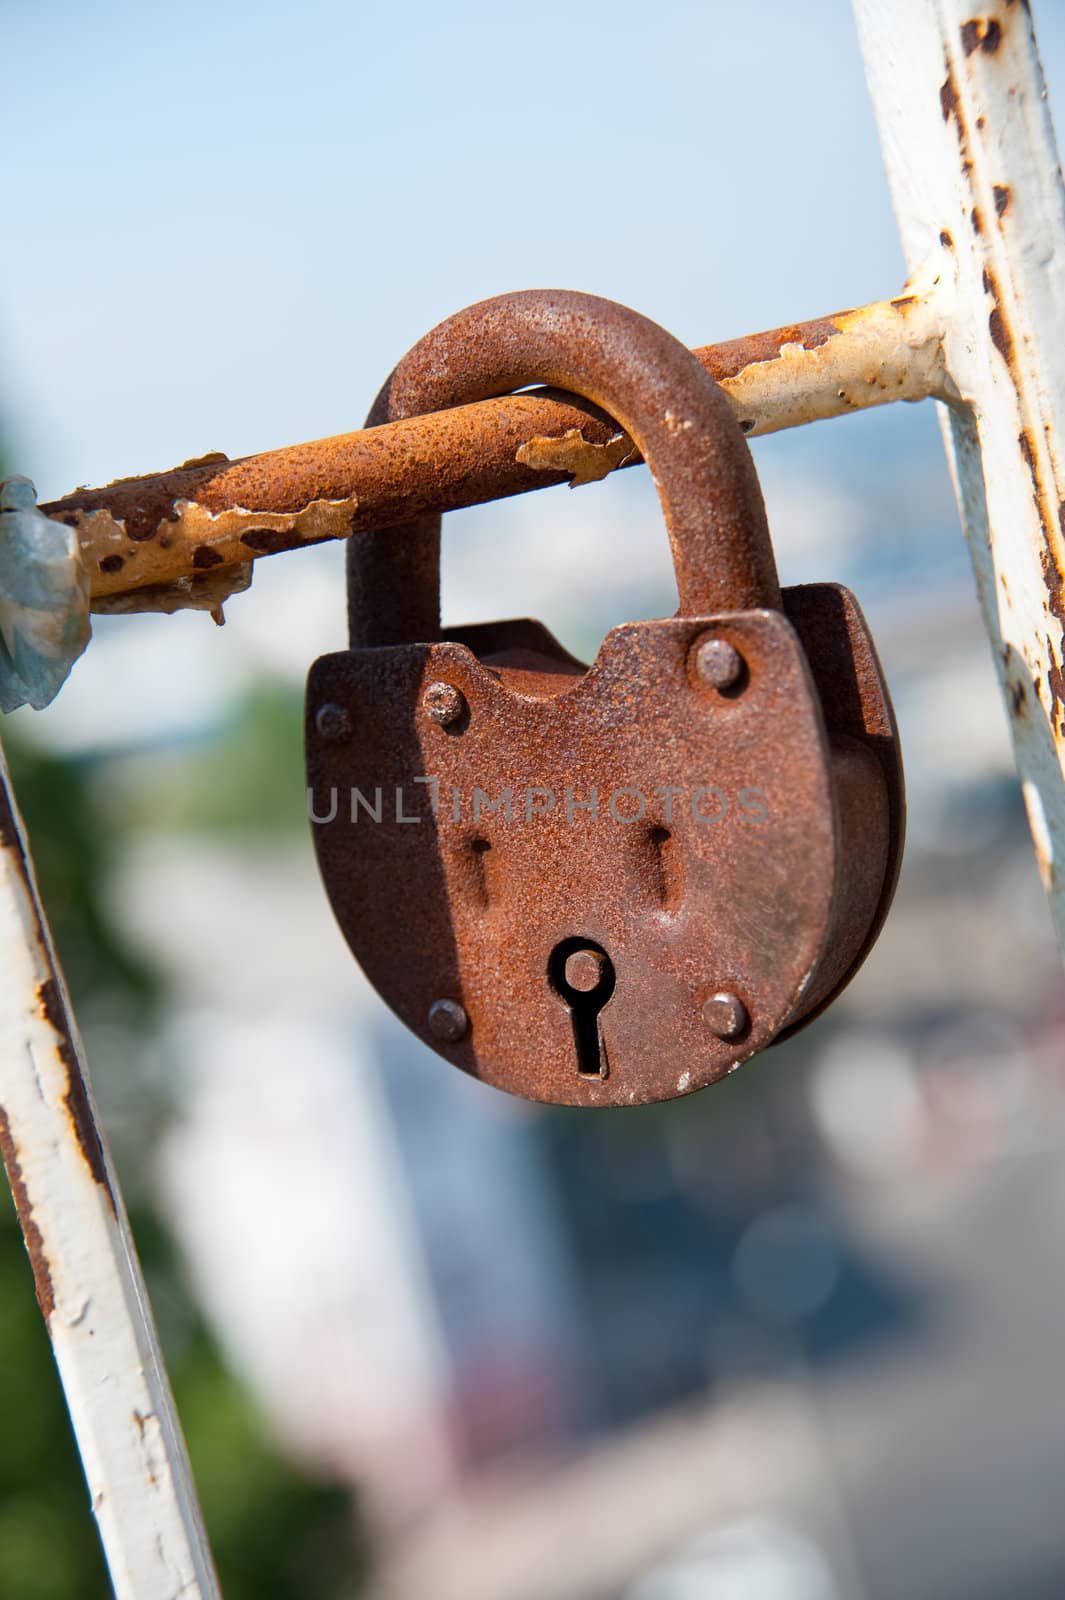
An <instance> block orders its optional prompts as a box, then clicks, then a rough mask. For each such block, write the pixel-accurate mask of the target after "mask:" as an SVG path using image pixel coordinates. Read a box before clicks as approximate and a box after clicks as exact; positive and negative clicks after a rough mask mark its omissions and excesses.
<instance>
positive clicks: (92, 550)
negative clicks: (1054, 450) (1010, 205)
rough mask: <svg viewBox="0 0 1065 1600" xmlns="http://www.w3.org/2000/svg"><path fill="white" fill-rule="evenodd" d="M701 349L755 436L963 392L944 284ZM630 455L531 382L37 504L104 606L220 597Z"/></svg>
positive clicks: (608, 430) (587, 409)
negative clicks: (955, 376) (498, 395)
mask: <svg viewBox="0 0 1065 1600" xmlns="http://www.w3.org/2000/svg"><path fill="white" fill-rule="evenodd" d="M695 354H696V355H697V356H698V358H699V359H700V361H701V362H702V363H703V365H704V366H705V368H706V370H707V371H708V372H709V373H710V375H711V376H712V377H713V378H716V379H717V381H718V382H719V383H721V384H722V386H723V387H724V389H725V391H726V393H727V394H728V396H729V398H730V400H731V402H732V405H733V408H734V410H735V412H736V414H737V416H738V418H739V419H740V422H741V423H742V426H743V428H744V431H745V432H746V433H748V434H762V433H773V432H775V431H777V430H778V429H781V428H792V427H795V426H797V425H798V424H799V423H803V422H812V421H815V420H817V419H819V418H823V417H833V416H839V415H841V414H843V413H846V412H850V411H854V410H860V409H863V408H864V407H867V406H873V405H880V404H883V403H884V402H885V401H888V400H921V399H924V398H926V397H927V396H930V395H934V396H938V397H939V398H941V399H946V398H951V396H952V390H951V387H950V382H949V379H948V377H947V374H946V369H945V367H944V364H943V357H942V345H941V331H940V316H939V310H938V306H937V303H936V295H935V290H934V287H932V288H930V289H929V290H928V291H927V292H906V293H903V294H902V295H900V296H899V297H897V298H896V299H894V300H884V301H879V302H876V303H875V304H873V305H869V306H865V307H862V308H861V309H859V310H856V311H843V312H837V313H835V314H834V315H832V316H829V317H819V318H816V319H814V320H813V321H811V322H802V323H797V324H795V325H793V326H790V327H785V328H774V329H772V330H771V331H769V332H767V333H759V334H751V335H749V336H747V337H746V338H742V339H734V340H730V341H728V342H727V343H724V344H717V345H707V346H705V347H704V348H702V349H699V350H696V352H695ZM627 456H630V457H631V445H630V444H629V442H628V441H627V439H626V438H625V436H624V435H621V434H619V432H618V429H617V427H616V426H615V424H614V423H613V422H612V421H611V420H610V419H609V418H608V417H606V416H605V415H604V414H603V413H602V412H601V411H599V410H598V409H597V408H596V407H594V406H592V405H590V404H586V403H584V402H574V401H573V397H572V396H563V395H560V394H559V393H558V392H557V391H551V390H536V391H532V392H526V393H522V394H517V395H510V396H507V397H504V398H502V399H498V400H484V401H480V402H479V403H478V404H476V405H467V406H458V407H455V408H454V409H453V410H450V411H445V412H438V413H435V414H433V415H429V416H423V417H416V418H413V419H411V420H409V421H403V422H392V423H388V424H386V425H384V426H382V427H377V428H367V429H362V430H361V431H359V432H357V433H348V434H340V435H338V436H336V437H335V438H330V439H319V440H316V441H315V442H314V443H311V444H302V445H293V446H290V447H288V448H286V449H283V450H273V451H270V452H268V453H266V454H264V455H256V456H246V457H244V458H243V459H241V460H238V461H229V460H227V459H226V457H225V456H222V455H213V456H206V457H202V458H200V459H199V460H196V461H188V462H185V463H184V464H183V465H182V466H180V467H177V468H175V469H173V470H172V471H170V472H164V473H159V474H157V475H155V476H150V477H143V478H127V479H120V480H119V481H118V482H117V483H113V484H109V485H108V486H107V487H106V488H100V489H78V490H76V491H75V493H73V494H71V495H67V496H66V497H65V498H64V499H62V500H55V501H52V502H51V503H50V504H49V505H45V506H43V507H42V508H41V509H42V510H43V511H45V512H46V513H47V515H48V516H50V517H54V518H56V519H58V520H59V521H61V522H65V523H67V524H69V525H70V526H73V527H74V528H76V529H77V532H78V536H79V539H80V543H81V549H82V555H83V559H84V561H85V564H86V566H87V567H88V570H89V573H90V577H91V582H92V596H93V605H94V609H97V610H111V609H115V610H127V609H133V608H137V609H140V608H144V609H154V608H155V607H156V606H158V608H159V609H163V610H173V609H176V608H178V607H180V606H181V605H183V604H200V605H205V604H207V605H210V604H211V603H212V600H215V601H217V600H218V599H221V598H224V596H225V594H226V593H227V592H231V591H232V589H233V588H235V587H240V586H243V583H244V582H246V573H247V569H248V563H250V562H251V561H253V560H255V559H256V558H258V557H259V556H263V555H273V554H274V553H275V552H277V551H280V550H291V549H298V548H300V547H302V546H303V545H307V544H315V543H318V542H320V541H322V540H324V539H342V538H346V537H347V536H348V535H349V534H351V533H359V532H368V531H370V530H372V529H380V528H388V527H391V526H394V525H396V524H399V523H402V522H405V521H409V520H410V519H411V518H412V517H416V516H419V515H422V514H424V513H426V512H429V511H450V510H453V509H455V508H457V507H459V506H468V505H476V504H479V503H480V502H482V501H486V500H495V499H500V498H503V497H504V496H507V495H514V494H523V493H525V492H527V491H529V490H532V489H541V488H546V487H548V486H549V485H551V484H556V483H562V482H565V481H566V480H567V479H570V480H572V481H573V482H578V483H579V482H587V481H589V480H591V479H593V478H598V477H603V476H605V475H606V473H607V472H609V471H612V470H613V469H614V468H616V467H619V466H621V465H629V460H627V459H625V458H626V457H627ZM634 459H639V458H638V457H635V458H634ZM197 591H198V592H199V598H197Z"/></svg>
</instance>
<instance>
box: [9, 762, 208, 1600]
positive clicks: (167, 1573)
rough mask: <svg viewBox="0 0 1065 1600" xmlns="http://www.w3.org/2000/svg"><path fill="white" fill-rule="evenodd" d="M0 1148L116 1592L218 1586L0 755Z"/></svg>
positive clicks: (204, 1590)
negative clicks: (0, 953) (0, 957)
mask: <svg viewBox="0 0 1065 1600" xmlns="http://www.w3.org/2000/svg"><path fill="white" fill-rule="evenodd" d="M0 938H2V941H3V958H4V977H3V982H2V983H0V1152H2V1154H3V1158H4V1164H5V1166H6V1168H7V1174H8V1180H9V1182H10V1184H11V1190H12V1193H13V1195H14V1197H15V1204H16V1207H17V1209H18V1215H19V1221H20V1223H21V1225H22V1232H23V1237H24V1238H25V1241H26V1249H27V1251H28V1253H29V1257H30V1263H31V1265H32V1268H33V1276H34V1281H35V1283H36V1288H37V1299H38V1301H39V1303H40V1307H41V1311H42V1312H43V1314H44V1317H45V1320H46V1322H47V1325H48V1333H49V1336H50V1338H51V1340H52V1346H53V1349H54V1352H55V1358H56V1364H57V1366H58V1368H59V1374H60V1377H61V1379H62V1382H63V1388H64V1391H65V1393H66V1399H67V1405H68V1406H69V1409H70V1415H71V1421H72V1423H73V1425H74V1431H75V1434H76V1435H77V1440H78V1448H79V1450H80V1452H81V1456H82V1461H83V1464H84V1467H85V1476H86V1478H87V1480H88V1485H89V1491H90V1494H91V1498H92V1509H93V1512H94V1514H95V1516H96V1519H97V1523H98V1525H99V1529H100V1536H101V1539H102V1541H103V1545H104V1551H105V1554H106V1556H107V1561H108V1566H109V1569H110V1573H111V1581H112V1584H113V1585H114V1591H115V1594H116V1595H117V1596H118V1600H145V1597H146V1596H149V1595H176V1594H178V1593H181V1594H182V1595H188V1596H190V1597H191V1600H195V1597H201V1600H213V1597H215V1596H217V1594H218V1589H217V1583H216V1580H215V1576H214V1571H213V1568H212V1565H211V1557H210V1553H209V1551H208V1548H207V1540H206V1535H205V1533H204V1530H203V1526H202V1521H201V1518H200V1512H199V1507H198V1505H197V1504H196V1497H195V1491H194V1490H193V1487H192V1480H191V1475H190V1472H189V1465H188V1458H187V1455H186V1452H185V1446H184V1442H183V1440H182V1438H181V1431H180V1427H179V1424H178V1420H177V1416H176V1413H175V1411H174V1403H173V1398H172V1396H171V1393H170V1388H169V1384H168V1382H167V1379H166V1373H165V1369H164V1366H163V1360H162V1355H161V1353H160V1350H159V1345H158V1339H157V1336H156V1332H155V1328H154V1325H153V1322H152V1317H151V1311H150V1309H149V1305H148V1297H147V1291H146V1289H145V1285H144V1280H143V1277H142V1275H141V1270H140V1265H139V1263H138V1261H137V1256H136V1250H135V1248H134V1244H133V1240H132V1237H131V1235H130V1231H129V1223H128V1220H127V1218H126V1214H125V1210H124V1208H123V1205H122V1200H121V1196H120V1194H119V1192H118V1188H117V1184H116V1181H115V1176H114V1173H113V1171H112V1168H111V1164H110V1161H109V1158H108V1154H107V1149H106V1145H105V1142H104V1139H103V1136H102V1133H101V1131H100V1128H99V1126H98V1123H97V1120H96V1113H95V1107H94V1104H93V1098H92V1090H91V1088H90V1085H89V1079H88V1074H87V1070H86V1066H85V1059H84V1053H83V1051H82V1047H81V1042H80V1040H79V1038H78V1035H77V1031H76V1029H75V1027H74V1024H73V1020H72V1017H71V1012H70V1005H69V1001H68V999H67V995H66V990H65V986H64V983H63V978H62V973H61V972H60V970H59V967H58V964H57V962H56V958H55V953H54V951H53V949H52V944H51V939H50V936H49V933H48V929H47V926H46V923H45V920H44V914H43V911H42V908H41V903H40V897H39V895H38V893H37V886H36V883H35V881H34V876H33V869H32V866H31V863H30V859H29V856H28V854H27V851H26V844H25V838H24V835H23V830H22V826H21V823H20V820H19V818H18V815H17V812H16V809H15V805H14V801H13V798H12V795H11V789H10V782H9V779H8V774H7V768H6V765H5V764H4V762H3V757H2V754H0Z"/></svg>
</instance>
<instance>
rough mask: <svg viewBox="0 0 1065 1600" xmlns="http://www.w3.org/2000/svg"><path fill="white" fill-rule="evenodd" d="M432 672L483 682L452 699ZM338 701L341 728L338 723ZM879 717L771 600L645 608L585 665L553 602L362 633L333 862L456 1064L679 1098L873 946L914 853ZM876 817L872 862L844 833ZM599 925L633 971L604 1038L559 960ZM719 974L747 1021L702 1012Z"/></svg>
mask: <svg viewBox="0 0 1065 1600" xmlns="http://www.w3.org/2000/svg"><path fill="white" fill-rule="evenodd" d="M800 592H801V591H800ZM811 592H812V591H811ZM707 637H722V638H724V639H726V640H727V641H728V642H729V644H731V645H732V646H733V647H734V648H735V649H736V650H737V651H738V652H739V654H740V656H741V657H742V660H743V663H744V670H743V676H742V681H741V682H740V683H738V684H737V685H735V686H734V687H732V688H730V689H729V690H727V691H724V692H722V691H719V690H717V689H714V688H712V687H711V686H709V685H708V684H707V683H705V682H704V681H703V679H702V678H701V677H700V674H699V672H698V671H697V670H696V667H695V664H694V663H695V660H696V656H697V650H698V645H699V642H700V641H701V640H703V639H705V638H707ZM874 661H875V657H874ZM433 684H446V685H448V686H450V687H451V688H452V689H455V690H458V691H459V693H460V694H461V696H462V705H463V711H462V713H461V715H459V716H458V717H456V718H455V719H454V720H453V721H451V722H449V723H447V724H446V725H442V724H441V723H439V722H437V721H434V720H433V718H432V717H431V716H430V715H429V714H428V712H427V710H426V706H425V703H424V700H425V695H426V691H427V690H428V689H429V688H430V686H431V685H433ZM851 698H852V701H855V696H852V697H851ZM860 700H861V695H860V692H859V693H857V699H856V701H855V703H859V704H860ZM323 704H332V705H335V706H338V707H340V708H342V709H343V711H344V712H345V713H346V715H347V725H348V726H349V728H350V735H349V736H348V737H347V738H346V739H345V740H343V741H340V742H338V741H337V740H336V739H335V738H327V737H323V735H322V734H321V732H320V731H319V728H318V724H317V721H316V713H317V710H318V708H320V707H321V706H322V705H323ZM843 720H844V721H845V720H846V719H845V718H844V719H843ZM869 720H870V719H869V718H868V717H866V718H864V719H863V717H862V716H859V717H858V718H857V720H855V718H854V717H853V716H852V718H851V723H852V726H851V727H850V728H849V729H845V730H843V731H842V732H841V731H840V730H839V729H837V728H833V727H831V726H829V725H828V724H826V718H825V715H824V712H823V709H822V701H821V696H820V694H819V691H818V689H817V687H816V686H815V682H814V677H813V675H812V674H811V670H810V666H809V664H808V660H807V656H806V653H805V651H804V649H803V647H802V645H801V643H800V641H799V637H798V636H797V633H796V631H795V629H794V628H793V627H792V625H791V623H790V622H789V621H788V619H787V618H786V617H785V616H784V615H783V614H781V613H780V612H775V611H768V610H757V611H747V612H730V613H727V614H724V615H721V616H717V617H699V618H672V619H669V620H665V621H652V622H638V623H630V624H626V625H625V626H623V627H620V628H616V629H614V630H613V631H612V632H611V633H610V634H609V635H608V636H607V638H606V639H605V640H604V642H603V645H602V647H601V649H600V651H599V654H598V656H597V658H596V660H595V662H594V663H593V665H592V666H591V667H590V668H589V669H588V670H587V671H585V670H584V669H583V668H582V667H581V666H580V664H579V663H576V662H574V661H573V660H572V658H570V657H568V656H567V655H566V653H565V652H564V651H563V650H561V648H560V647H559V646H558V645H557V643H556V642H555V641H554V640H553V639H552V638H551V636H550V635H549V634H548V633H547V632H546V630H543V629H541V628H540V627H539V625H538V624H532V623H512V624H491V625H485V626H484V627H481V628H471V629H466V630H458V631H457V633H454V634H452V636H451V637H449V638H448V639H445V640H443V641H441V642H438V643H435V644H409V645H397V646H386V647H380V648H370V649H360V650H352V651H345V652H340V653H337V654H335V655H331V656H326V657H323V658H322V659H321V660H319V661H318V662H316V663H315V665H314V667H313V669H312V673H311V678H310V682H309V685H308V723H307V756H308V785H309V790H308V798H309V803H310V808H311V816H312V824H313V831H314V838H315V845H316V849H317V853H318V860H319V864H320V867H321V871H322V875H323V878H324V881H325V884H326V887H327V890H328V893H329V896H330V899H331V901H332V905H333V909H334V912H335V914H336V916H337V919H338V921H339V924H340V926H341V928H342V930H343V932H344V934H345V937H346V938H347V940H348V943H349V945H350V946H351V948H352V950H353V952H354V954H355V955H356V957H357V958H358V960H359V962H360V963H361V965H362V967H363V968H364V970H365V971H366V973H367V975H368V977H369V978H370V980H371V982H372V983H373V984H374V985H375V987H376V988H377V989H378V990H379V992H380V993H381V994H382V996H383V997H384V998H385V1000H387V1001H388V1003H389V1004H390V1005H391V1006H392V1008H393V1009H394V1010H395V1011H396V1012H397V1013H398V1015H399V1016H400V1017H401V1018H402V1019H403V1020H404V1021H405V1022H406V1023H407V1024H408V1026H409V1027H411V1028H412V1030H413V1031H414V1032H415V1033H416V1034H418V1035H419V1036H420V1037H421V1038H422V1039H424V1040H425V1042H426V1043H427V1044H429V1045H430V1046H431V1047H432V1048H434V1049H436V1050H438V1051H439V1052H440V1053H441V1054H442V1055H444V1056H445V1057H446V1058H447V1059H448V1060H450V1061H452V1062H453V1063H454V1064H455V1065H457V1066H459V1067H461V1068H463V1069H464V1070H465V1071H467V1072H470V1073H472V1074H474V1075H475V1076H477V1077H479V1078H481V1079H483V1080H485V1081H487V1082H490V1083H493V1084H495V1085H497V1086H499V1087H500V1088H504V1089H507V1090H509V1091H511V1092H513V1093H517V1094H520V1095H524V1096H527V1097H530V1098H535V1099H540V1100H546V1101H551V1102H555V1103H559V1104H567V1105H634V1104H641V1103H645V1102H648V1101H654V1100H662V1099H668V1098H673V1097H676V1096H678V1095H682V1094H686V1093H690V1092H693V1091H695V1090H697V1089H700V1088H702V1087H704V1086H705V1085H707V1084H709V1083H711V1082H713V1081H715V1080H716V1079H718V1078H720V1077H722V1076H723V1075H724V1074H726V1073H728V1072H729V1071H730V1070H731V1069H732V1068H733V1067H734V1066H736V1065H737V1064H738V1063H739V1062H740V1061H742V1060H744V1059H746V1058H747V1057H749V1056H751V1055H753V1054H755V1053H756V1052H757V1051H758V1050H761V1049H763V1048H765V1046H766V1045H768V1044H770V1043H771V1042H772V1041H773V1039H774V1038H775V1037H777V1036H778V1035H779V1034H780V1033H781V1032H782V1031H783V1030H784V1029H785V1028H788V1027H789V1026H795V1025H796V1024H797V1022H798V1020H799V1019H800V1018H801V1017H802V1016H803V1014H804V1012H806V1011H809V1010H811V1009H813V1008H814V1006H815V1003H819V1002H820V1000H821V999H822V998H823V996H824V995H825V994H827V993H829V992H831V991H832V990H833V986H834V985H835V986H836V987H838V986H839V984H840V983H841V982H842V981H846V977H847V976H848V975H849V971H850V970H852V968H853V965H854V963H855V961H856V960H857V958H858V956H859V953H860V951H861V950H862V948H863V943H864V942H865V941H866V939H867V935H868V930H869V928H870V927H871V926H872V924H873V922H874V920H875V917H876V915H877V914H878V907H880V905H881V903H882V901H883V897H884V893H885V885H886V883H887V880H888V877H889V876H890V870H889V868H890V864H889V855H890V848H889V840H890V837H891V832H892V826H893V824H892V800H891V795H890V784H889V783H888V782H886V781H885V769H884V766H883V764H882V763H881V762H880V761H879V760H878V759H877V756H876V754H875V753H874V750H873V747H872V743H871V742H870V740H866V739H863V738H862V737H861V727H862V726H864V723H865V722H867V721H869ZM874 720H875V719H874ZM855 735H857V736H855ZM875 737H876V736H875V734H874V736H873V738H874V740H875ZM896 809H897V808H896ZM856 829H858V831H859V832H860V833H861V834H862V836H863V837H864V838H865V840H866V842H867V848H868V851H869V853H870V854H871V856H872V858H873V865H872V867H871V868H869V870H867V871H866V872H865V873H864V876H862V875H859V876H860V877H861V881H860V882H857V881H853V880H849V879H848V875H847V869H846V863H845V862H844V860H843V855H842V845H843V843H844V842H845V841H847V840H850V839H851V838H852V836H853V835H854V834H855V830H856ZM578 946H587V947H590V948H593V949H595V950H598V951H600V952H604V953H605V954H606V956H607V957H608V959H609V963H610V965H611V970H612V987H611V990H610V994H609V998H608V1000H607V1001H606V1003H605V1004H604V1005H603V1006H602V1008H601V1010H600V1011H599V1012H598V1015H597V1020H596V1028H597V1029H598V1035H599V1041H600V1045H601V1049H600V1051H599V1053H598V1055H597V1056H596V1057H595V1058H594V1060H593V1059H592V1058H591V1057H590V1056H589V1054H588V1051H587V1049H585V1050H584V1053H583V1054H582V1051H581V1048H580V1040H579V1039H578V1038H577V1033H578V1032H579V1030H578V1029H577V1026H576V1018H575V1014H574V1007H573V1005H572V1004H571V1003H570V1001H571V1000H572V996H571V995H568V994H567V992H566V991H565V990H564V988H560V984H559V970H560V969H559V962H560V960H561V957H562V955H564V954H565V952H566V951H567V950H568V949H572V948H576V947H578ZM833 963H834V964H833ZM722 993H724V994H727V995H731V996H734V997H736V998H737V999H738V1000H739V1001H740V1003H741V1006H742V1008H743V1012H744V1014H745V1016H746V1019H747V1020H746V1023H745V1025H744V1026H743V1027H742V1028H740V1029H739V1030H738V1031H736V1032H734V1034H733V1036H731V1037H727V1038H726V1037H721V1036H720V1035H719V1033H717V1032H715V1031H714V1030H713V1028H712V1027H711V1026H708V1023H707V1020H706V1018H707V1011H706V1006H707V1002H708V1001H711V999H712V997H713V996H715V995H718V994H722ZM440 1000H448V1001H452V1002H455V1003H457V1004H458V1005H460V1006H461V1007H462V1008H463V1010H464V1012H465V1015H466V1018H467V1019H468V1026H467V1027H466V1030H465V1032H464V1033H463V1034H462V1036H461V1037H458V1038H454V1039H451V1040H446V1041H442V1040H441V1039H440V1038H439V1037H437V1036H436V1035H434V1032H433V1029H432V1026H431V1023H430V1014H431V1011H432V1008H433V1006H434V1004H435V1003H436V1002H438V1001H440ZM586 1043H587V1041H585V1044H586Z"/></svg>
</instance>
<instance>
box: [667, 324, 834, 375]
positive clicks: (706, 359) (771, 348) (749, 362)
mask: <svg viewBox="0 0 1065 1600" xmlns="http://www.w3.org/2000/svg"><path fill="white" fill-rule="evenodd" d="M845 314H846V313H841V316H843V315H845ZM839 332H840V328H839V326H838V324H837V323H836V322H833V321H831V320H830V319H829V318H828V317H817V318H815V319H814V320H813V321H812V322H803V323H799V324H794V323H793V324H792V325H791V326H789V327H786V328H770V329H768V330H767V331H766V332H765V333H750V334H747V335H746V336H745V337H744V338H742V339H728V340H726V341H725V343H724V344H718V345H710V346H708V347H707V348H706V349H705V350H700V351H699V356H700V358H701V360H702V362H703V365H704V366H705V367H706V369H707V371H708V372H709V373H710V376H711V377H712V378H716V379H717V381H718V382H720V381H721V379H722V378H735V377H736V376H737V375H738V374H739V373H741V372H742V371H743V370H744V368H745V367H751V366H754V364H755V363H756V362H759V361H777V360H779V358H780V352H781V351H782V350H783V348H784V346H785V345H786V344H797V345H799V346H801V348H802V349H803V350H816V349H818V348H819V347H820V346H821V345H823V344H827V343H828V341H829V340H830V339H834V338H835V337H836V335H837V334H838V333H839Z"/></svg>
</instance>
